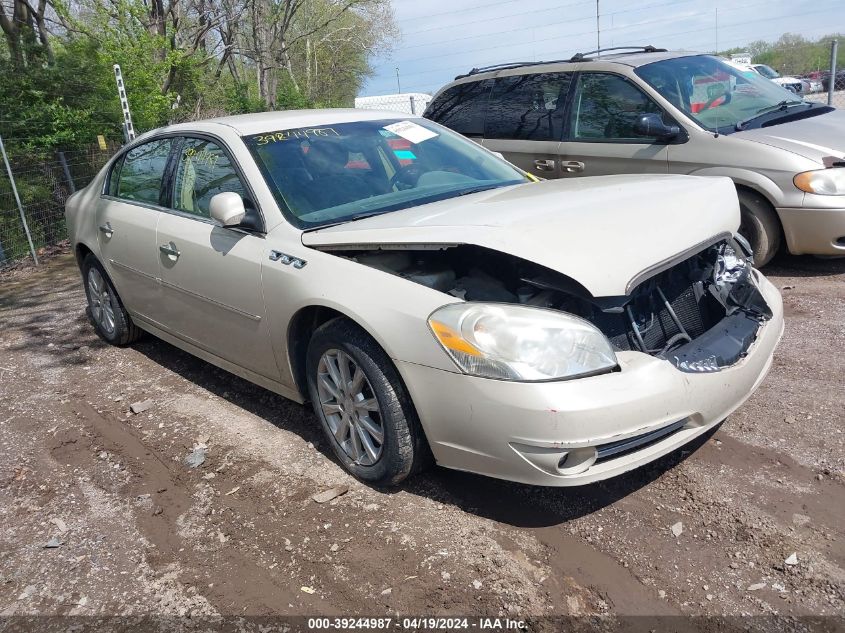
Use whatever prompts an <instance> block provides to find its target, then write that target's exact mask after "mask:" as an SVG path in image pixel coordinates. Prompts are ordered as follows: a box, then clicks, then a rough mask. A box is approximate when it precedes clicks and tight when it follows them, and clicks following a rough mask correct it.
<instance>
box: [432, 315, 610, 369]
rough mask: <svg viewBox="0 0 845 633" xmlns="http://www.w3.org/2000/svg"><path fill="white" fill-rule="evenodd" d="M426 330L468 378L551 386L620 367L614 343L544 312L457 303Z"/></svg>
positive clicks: (572, 319) (583, 324) (580, 323)
mask: <svg viewBox="0 0 845 633" xmlns="http://www.w3.org/2000/svg"><path fill="white" fill-rule="evenodd" d="M428 325H429V327H430V328H431V331H432V332H434V336H435V337H436V338H437V340H438V341H439V342H440V344H441V345H442V346H443V348H444V349H445V350H446V352H447V353H448V354H449V355H450V356H451V357H452V359H453V360H454V361H455V363H456V364H457V365H458V367H459V368H460V369H461V371H462V372H464V373H465V374H470V375H472V376H481V377H484V378H499V379H503V380H525V381H537V380H553V379H561V378H575V377H578V376H584V375H589V374H596V373H601V372H604V371H609V370H611V369H613V368H614V367H616V355H615V354H614V353H613V348H612V347H611V346H610V341H608V340H607V338H606V337H605V336H604V334H602V333H601V332H600V331H599V330H598V329H596V328H595V327H594V326H593V325H592V324H590V323H588V322H587V321H585V320H584V319H581V318H578V317H576V316H572V315H570V314H565V313H563V312H556V311H553V310H544V309H541V308H530V307H526V306H517V305H507V304H490V303H486V304H485V303H454V304H450V305H447V306H443V307H442V308H440V309H438V310H436V311H435V312H434V313H433V314H432V315H431V316H430V317H429V318H428Z"/></svg>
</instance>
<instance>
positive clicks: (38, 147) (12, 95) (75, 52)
mask: <svg viewBox="0 0 845 633" xmlns="http://www.w3.org/2000/svg"><path fill="white" fill-rule="evenodd" d="M54 48H55V56H56V61H55V64H54V65H52V66H50V65H46V64H42V65H39V66H37V67H35V68H32V67H29V69H28V71H27V72H20V71H19V70H16V69H15V68H14V67H13V64H12V62H11V60H9V59H4V60H0V112H2V120H0V133H2V134H3V137H4V139H5V140H6V143H7V145H8V147H9V150H10V152H11V153H13V154H14V153H16V152H19V153H28V154H31V153H32V152H38V151H50V150H51V148H55V147H63V148H72V147H77V146H82V145H88V144H90V143H92V142H95V141H96V137H97V135H98V134H102V135H103V136H105V137H106V138H119V136H120V133H121V126H120V121H121V116H120V106H119V104H118V103H117V97H116V94H115V90H114V89H113V88H112V89H109V87H108V86H107V79H108V78H109V77H110V75H111V72H110V68H106V67H105V66H104V64H103V63H102V61H101V59H100V58H99V57H98V55H97V52H96V50H95V49H94V47H93V46H92V44H91V42H90V41H85V40H68V41H67V42H56V43H54Z"/></svg>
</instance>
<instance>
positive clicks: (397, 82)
mask: <svg viewBox="0 0 845 633" xmlns="http://www.w3.org/2000/svg"><path fill="white" fill-rule="evenodd" d="M396 92H398V93H399V94H402V86H401V85H399V66H397V67H396Z"/></svg>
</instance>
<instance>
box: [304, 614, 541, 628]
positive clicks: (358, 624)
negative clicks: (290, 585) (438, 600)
mask: <svg viewBox="0 0 845 633" xmlns="http://www.w3.org/2000/svg"><path fill="white" fill-rule="evenodd" d="M308 629H309V630H341V631H354V630H364V629H366V630H390V629H404V630H414V631H417V630H432V631H454V630H472V629H475V630H480V631H505V630H510V631H520V630H525V629H526V622H524V621H522V620H517V619H511V618H497V617H475V618H464V617H433V616H431V617H405V618H396V619H393V618H379V617H375V618H367V617H357V618H342V617H341V618H326V617H322V618H320V617H318V618H308Z"/></svg>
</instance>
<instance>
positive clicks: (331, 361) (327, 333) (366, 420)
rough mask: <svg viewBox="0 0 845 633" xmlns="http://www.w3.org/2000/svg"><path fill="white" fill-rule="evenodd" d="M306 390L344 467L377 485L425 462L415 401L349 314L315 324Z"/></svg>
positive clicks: (392, 481)
mask: <svg viewBox="0 0 845 633" xmlns="http://www.w3.org/2000/svg"><path fill="white" fill-rule="evenodd" d="M306 371H307V375H308V393H309V397H310V398H311V402H312V404H313V406H314V412H315V413H316V415H317V418H319V420H320V423H321V426H322V427H323V431H324V432H325V434H326V437H327V438H328V440H329V443H330V444H331V446H332V449H333V450H334V452H335V454H336V455H337V457H338V459H339V460H340V462H341V463H342V464H343V466H344V468H346V470H348V471H349V472H350V473H352V474H353V475H354V476H355V477H357V478H359V479H361V480H363V481H366V482H369V483H373V484H377V485H391V484H398V483H399V482H401V481H402V480H403V479H405V478H406V477H408V475H410V474H411V473H413V472H415V471H418V470H420V468H421V467H422V466H423V464H424V463H425V461H427V459H426V458H427V454H428V450H429V449H428V445H427V444H426V441H425V438H424V437H423V435H422V431H421V429H420V425H419V421H418V419H417V414H416V411H415V410H414V405H413V404H412V403H411V399H410V398H409V397H408V395H407V393H406V391H405V386H404V384H403V383H402V380H401V378H400V377H399V374H398V372H397V371H396V368H395V367H394V366H393V363H392V362H391V360H390V358H389V357H388V355H387V354H386V353H385V352H384V350H382V349H381V347H379V345H378V343H376V342H375V341H374V340H373V339H372V337H370V336H369V335H368V334H367V333H366V332H364V331H363V330H361V329H360V328H359V327H358V326H357V325H355V324H354V323H352V322H351V321H349V320H348V319H343V318H338V319H334V320H332V321H329V322H328V323H325V324H324V325H322V326H321V327H319V328H318V329H317V331H316V332H315V333H314V335H313V337H312V338H311V342H310V343H309V345H308V356H307V359H306Z"/></svg>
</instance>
